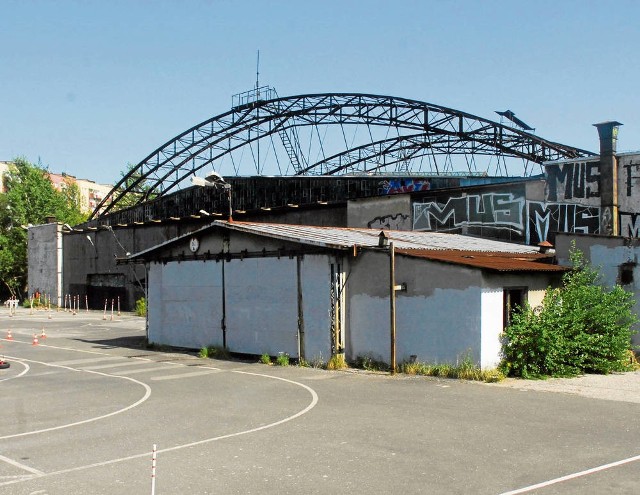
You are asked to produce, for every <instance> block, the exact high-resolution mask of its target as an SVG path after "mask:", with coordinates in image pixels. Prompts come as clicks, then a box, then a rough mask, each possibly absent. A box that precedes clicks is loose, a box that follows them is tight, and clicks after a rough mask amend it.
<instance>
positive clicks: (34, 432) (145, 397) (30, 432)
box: [0, 356, 151, 440]
mask: <svg viewBox="0 0 640 495" xmlns="http://www.w3.org/2000/svg"><path fill="white" fill-rule="evenodd" d="M8 357H9V358H10V359H17V358H13V357H11V356H8ZM20 359H21V360H22V361H26V362H28V363H36V364H42V365H44V366H51V367H54V368H63V369H67V370H70V371H75V372H78V373H91V374H94V375H100V376H106V377H109V378H119V379H121V380H128V381H130V382H133V383H137V384H138V385H141V386H142V387H144V389H145V394H144V396H143V397H142V398H141V399H139V400H138V401H136V402H134V403H133V404H130V405H128V406H127V407H123V408H122V409H118V410H117V411H113V412H110V413H108V414H103V415H102V416H96V417H95V418H89V419H84V420H82V421H76V422H74V423H68V424H65V425H59V426H52V427H51V428H43V429H42V430H34V431H26V432H23V433H16V434H14V435H5V436H2V437H0V440H6V439H7V438H17V437H26V436H28V435H36V434H38V433H45V432H48V431H55V430H62V429H63V428H71V427H73V426H78V425H83V424H86V423H92V422H94V421H100V420H102V419H105V418H109V417H111V416H115V415H117V414H121V413H123V412H126V411H129V410H131V409H133V408H134V407H137V406H139V405H140V404H142V403H143V402H144V401H146V400H147V399H148V398H149V397H150V396H151V387H149V385H147V384H146V383H143V382H141V381H138V380H136V379H135V378H130V377H128V376H116V375H110V374H107V373H102V372H100V371H90V370H83V369H77V368H69V367H67V366H61V365H59V364H53V363H44V362H42V361H34V360H33V359H24V358H20Z"/></svg>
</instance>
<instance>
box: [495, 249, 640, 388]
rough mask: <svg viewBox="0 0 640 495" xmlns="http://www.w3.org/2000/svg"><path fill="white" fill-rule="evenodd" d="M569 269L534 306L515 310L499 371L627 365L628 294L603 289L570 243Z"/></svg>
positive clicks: (577, 370)
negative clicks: (559, 284) (555, 286)
mask: <svg viewBox="0 0 640 495" xmlns="http://www.w3.org/2000/svg"><path fill="white" fill-rule="evenodd" d="M570 258H571V262H572V265H573V268H572V270H571V271H569V272H567V273H566V274H565V275H564V276H563V277H562V284H561V286H560V287H559V288H556V289H551V288H550V289H548V290H547V293H546V295H545V297H544V300H543V302H542V306H541V307H539V308H531V307H529V306H526V307H524V308H521V310H520V311H519V312H516V314H514V317H513V321H512V324H511V325H510V326H509V327H508V328H507V329H505V333H504V337H505V342H504V345H503V354H504V361H503V364H502V368H503V371H505V372H507V373H508V374H510V375H514V376H521V377H523V378H535V377H541V376H575V375H579V374H582V373H610V372H613V371H628V370H630V369H632V360H631V359H630V352H629V351H630V349H631V336H632V335H633V333H635V332H634V331H633V330H632V326H633V324H634V323H636V322H637V317H636V315H635V314H633V313H632V308H633V305H634V299H633V294H631V293H630V292H626V291H625V290H624V289H622V287H620V286H619V285H616V286H615V287H613V288H612V289H605V288H604V287H602V286H601V285H599V274H598V272H597V271H596V270H594V269H593V268H591V267H590V266H589V264H588V263H587V262H586V261H585V259H584V256H583V254H582V253H581V252H580V251H579V250H577V249H575V244H574V245H573V247H572V249H571V253H570Z"/></svg>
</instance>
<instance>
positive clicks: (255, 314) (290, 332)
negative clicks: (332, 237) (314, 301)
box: [225, 257, 298, 358]
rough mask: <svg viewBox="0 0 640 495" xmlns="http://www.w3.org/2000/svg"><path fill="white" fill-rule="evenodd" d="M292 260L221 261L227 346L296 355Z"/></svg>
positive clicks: (253, 259)
mask: <svg viewBox="0 0 640 495" xmlns="http://www.w3.org/2000/svg"><path fill="white" fill-rule="evenodd" d="M296 277H297V274H296V260H295V258H294V259H290V258H288V257H287V258H284V257H283V258H279V259H278V258H247V259H244V260H238V259H235V260H232V261H230V262H226V263H225V286H226V299H227V304H226V307H227V347H228V348H229V350H230V351H232V352H243V353H248V354H262V353H265V352H266V353H268V354H270V355H272V356H275V355H277V354H278V353H279V352H286V353H287V354H289V356H291V357H293V358H297V357H298V326H297V325H298V301H297V293H298V291H297V282H296V280H297V279H296Z"/></svg>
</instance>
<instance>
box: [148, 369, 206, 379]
mask: <svg viewBox="0 0 640 495" xmlns="http://www.w3.org/2000/svg"><path fill="white" fill-rule="evenodd" d="M212 373H217V372H216V371H213V370H206V371H192V372H191V373H179V374H177V375H165V376H152V377H151V380H153V381H163V380H177V379H179V378H189V377H192V376H201V375H211V374H212Z"/></svg>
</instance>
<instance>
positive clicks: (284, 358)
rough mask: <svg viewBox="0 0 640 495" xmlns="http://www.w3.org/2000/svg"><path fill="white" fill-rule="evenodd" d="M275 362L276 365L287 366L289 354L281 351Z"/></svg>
mask: <svg viewBox="0 0 640 495" xmlns="http://www.w3.org/2000/svg"><path fill="white" fill-rule="evenodd" d="M276 364H277V365H278V366H289V354H287V353H286V352H281V353H279V354H278V356H277V357H276Z"/></svg>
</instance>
